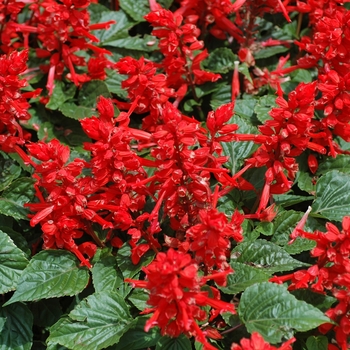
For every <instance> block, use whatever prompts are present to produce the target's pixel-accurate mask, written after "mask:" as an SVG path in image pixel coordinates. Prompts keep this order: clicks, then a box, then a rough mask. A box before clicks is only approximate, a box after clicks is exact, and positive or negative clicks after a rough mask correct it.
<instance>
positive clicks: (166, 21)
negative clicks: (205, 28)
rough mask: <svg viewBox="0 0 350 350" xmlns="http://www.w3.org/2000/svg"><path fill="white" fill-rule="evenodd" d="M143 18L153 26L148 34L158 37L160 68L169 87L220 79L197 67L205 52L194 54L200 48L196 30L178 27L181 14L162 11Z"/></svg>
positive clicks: (188, 25)
mask: <svg viewBox="0 0 350 350" xmlns="http://www.w3.org/2000/svg"><path fill="white" fill-rule="evenodd" d="M145 19H146V20H147V21H148V22H149V23H150V24H151V25H152V26H153V27H155V29H154V30H153V32H152V34H153V35H155V36H156V37H158V38H160V41H159V49H160V51H161V52H162V54H163V55H164V60H163V62H162V67H163V69H164V71H165V73H166V75H167V76H168V82H169V86H171V87H174V88H175V89H179V88H180V87H181V85H183V84H188V85H189V86H191V88H193V86H194V85H195V84H203V83H205V82H207V81H212V82H214V81H216V80H218V79H219V78H220V75H219V74H214V73H210V72H206V71H204V70H202V69H201V68H200V62H202V61H203V60H204V59H205V58H206V57H207V56H208V54H207V52H206V50H204V51H202V52H200V53H198V50H201V49H202V48H203V42H202V41H199V40H198V39H197V38H198V37H199V35H200V30H199V29H198V28H197V27H196V25H194V24H190V23H186V24H182V21H183V17H182V16H181V15H179V14H174V13H172V12H171V11H168V10H164V9H159V10H157V11H153V12H151V13H149V14H148V15H147V16H145ZM195 52H197V53H196V54H195ZM191 62H192V64H191Z"/></svg>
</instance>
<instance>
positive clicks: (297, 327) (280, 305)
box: [238, 282, 330, 344]
mask: <svg viewBox="0 0 350 350" xmlns="http://www.w3.org/2000/svg"><path fill="white" fill-rule="evenodd" d="M238 314H239V316H240V318H241V320H242V322H243V323H244V325H245V326H246V327H247V330H248V332H249V333H252V332H259V333H260V334H261V335H262V336H263V337H264V339H265V340H266V341H268V342H269V343H272V344H276V343H280V342H281V341H282V340H283V339H289V338H291V337H292V336H293V334H294V332H295V331H299V332H306V331H308V330H310V329H313V328H316V327H318V326H319V325H321V324H322V323H326V322H329V321H330V320H329V318H328V317H326V316H325V315H324V314H323V313H322V312H321V311H320V310H319V309H317V308H315V307H313V306H312V305H310V304H307V303H306V302H304V301H299V300H297V299H296V298H295V297H294V296H293V295H292V294H290V293H289V292H288V291H287V289H286V287H284V286H282V285H277V284H273V283H269V282H263V283H258V284H255V285H253V286H250V287H248V288H247V289H246V290H245V292H244V293H243V294H242V297H241V301H240V304H239V307H238Z"/></svg>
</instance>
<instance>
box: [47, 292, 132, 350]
mask: <svg viewBox="0 0 350 350" xmlns="http://www.w3.org/2000/svg"><path fill="white" fill-rule="evenodd" d="M131 326H132V318H131V316H130V314H129V310H128V308H127V305H126V304H125V301H124V300H123V298H122V297H121V296H120V295H119V294H118V293H116V292H112V291H107V292H101V293H95V294H92V295H90V296H88V297H87V298H86V299H84V300H82V301H81V302H80V303H79V304H78V306H76V307H75V309H74V310H73V311H71V312H70V314H69V318H65V319H62V321H61V320H60V321H58V322H57V323H56V324H55V325H53V326H52V327H51V330H50V336H49V338H48V340H47V341H48V344H54V343H58V344H61V345H63V346H66V347H67V348H69V349H74V350H79V349H85V350H99V349H104V348H106V347H108V346H110V345H113V344H116V343H117V342H118V341H119V339H120V337H121V336H122V335H123V334H124V333H125V332H127V331H128V329H129V328H130V327H131Z"/></svg>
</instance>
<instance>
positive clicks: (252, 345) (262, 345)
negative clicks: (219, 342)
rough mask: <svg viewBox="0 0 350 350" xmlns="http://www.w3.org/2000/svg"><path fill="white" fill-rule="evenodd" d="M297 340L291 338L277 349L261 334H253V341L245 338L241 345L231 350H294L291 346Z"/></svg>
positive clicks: (234, 345)
mask: <svg viewBox="0 0 350 350" xmlns="http://www.w3.org/2000/svg"><path fill="white" fill-rule="evenodd" d="M295 340H296V339H295V338H291V339H289V340H288V341H287V342H285V343H283V344H282V345H281V346H280V347H278V348H276V347H275V346H272V345H270V344H269V343H268V342H266V341H265V340H264V338H263V337H262V336H261V335H260V334H259V333H257V332H253V333H252V336H251V339H246V338H243V339H242V340H241V345H238V344H235V343H234V344H232V345H231V350H292V347H291V344H292V343H294V342H295Z"/></svg>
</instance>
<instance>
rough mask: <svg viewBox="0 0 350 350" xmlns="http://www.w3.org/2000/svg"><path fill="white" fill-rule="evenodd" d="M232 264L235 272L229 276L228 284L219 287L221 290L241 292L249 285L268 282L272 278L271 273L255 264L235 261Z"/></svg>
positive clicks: (234, 292)
mask: <svg viewBox="0 0 350 350" xmlns="http://www.w3.org/2000/svg"><path fill="white" fill-rule="evenodd" d="M230 265H231V267H232V268H233V271H234V273H232V274H229V275H228V276H227V285H226V286H225V287H219V289H220V290H221V291H223V292H224V293H227V294H237V293H240V292H242V291H244V290H245V289H246V288H247V287H249V286H251V285H253V284H255V283H260V282H266V281H268V279H269V278H270V274H267V273H265V272H264V271H262V270H261V269H259V268H256V267H253V266H249V265H245V264H243V263H239V262H234V261H232V262H231V263H230Z"/></svg>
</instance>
